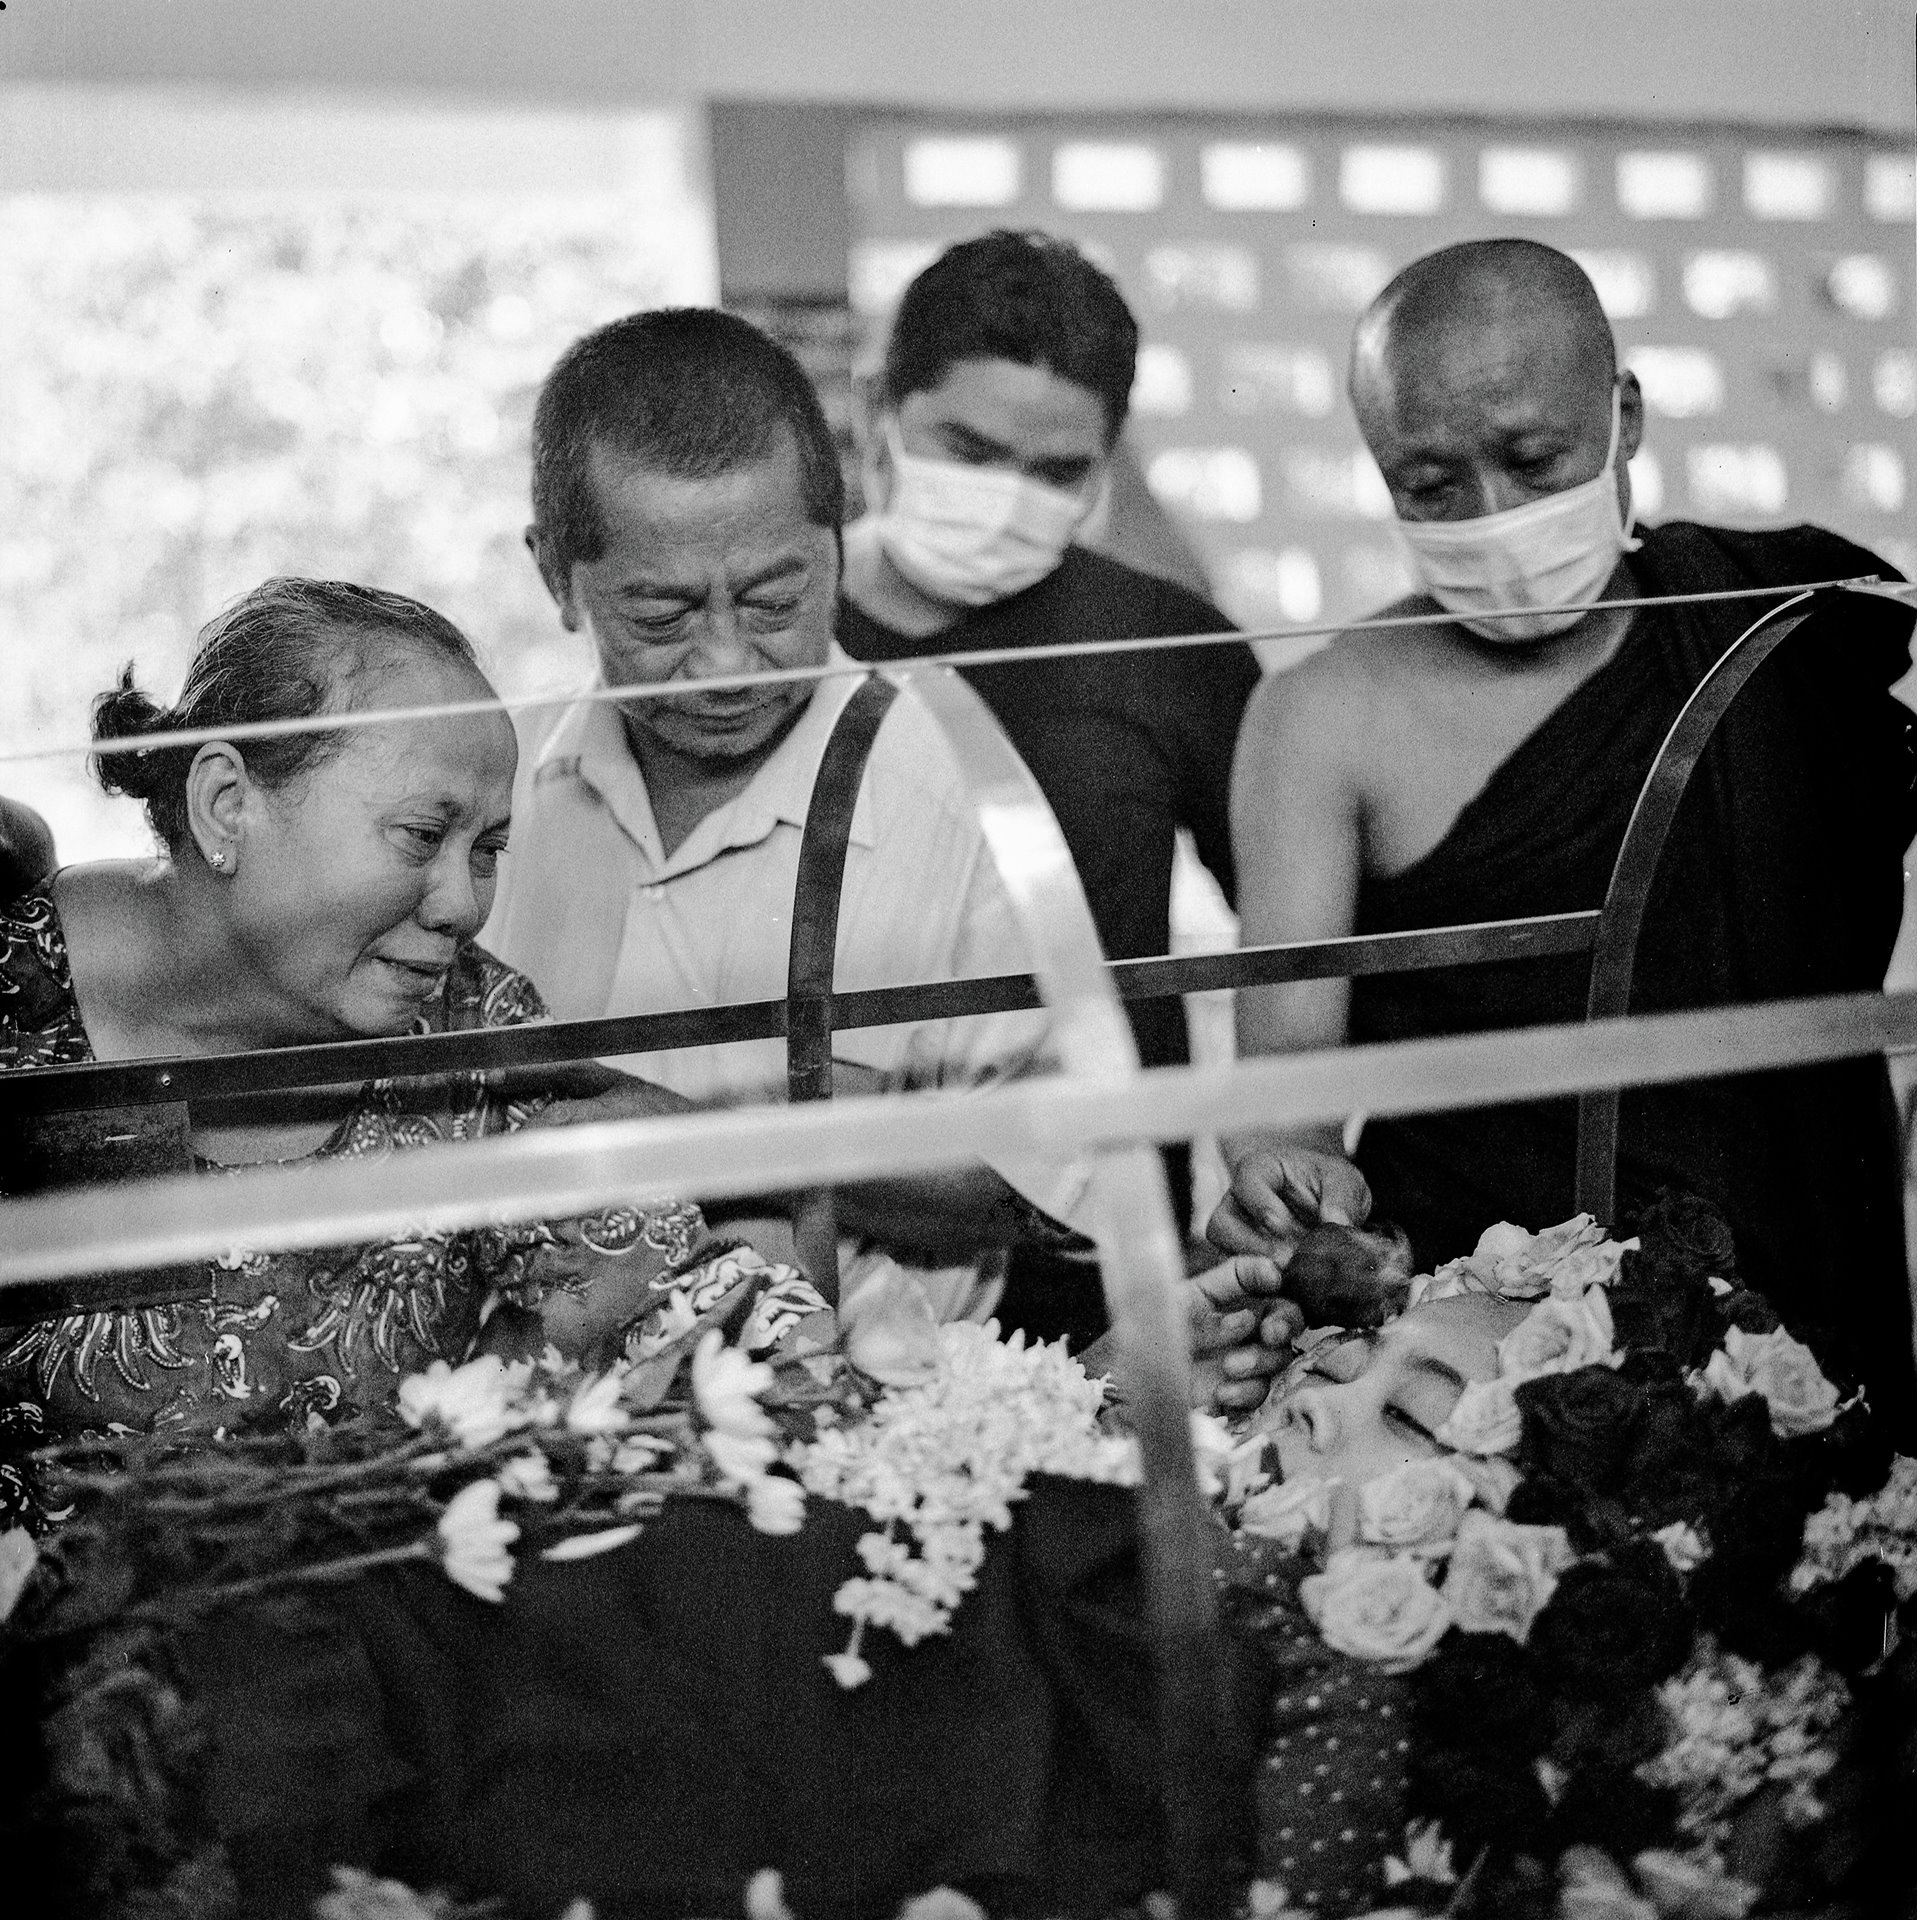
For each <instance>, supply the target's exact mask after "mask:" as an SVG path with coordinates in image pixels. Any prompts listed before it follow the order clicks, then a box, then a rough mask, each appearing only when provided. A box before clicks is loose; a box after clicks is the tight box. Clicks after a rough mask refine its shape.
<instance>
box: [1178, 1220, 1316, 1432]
mask: <svg viewBox="0 0 1917 1920" xmlns="http://www.w3.org/2000/svg"><path fill="white" fill-rule="evenodd" d="M1283 1286H1284V1279H1283V1276H1282V1275H1281V1274H1280V1273H1279V1271H1278V1263H1277V1261H1275V1260H1270V1259H1266V1258H1264V1257H1263V1256H1261V1255H1258V1254H1240V1255H1238V1256H1237V1257H1236V1258H1235V1259H1231V1260H1227V1261H1226V1262H1225V1263H1224V1264H1223V1265H1222V1266H1217V1267H1213V1268H1212V1269H1211V1270H1210V1272H1208V1273H1201V1274H1199V1275H1197V1276H1196V1278H1194V1279H1192V1280H1191V1281H1189V1282H1187V1291H1186V1312H1187V1314H1188V1317H1189V1320H1190V1326H1191V1359H1192V1402H1193V1404H1194V1405H1196V1406H1199V1407H1204V1408H1207V1409H1209V1410H1210V1411H1212V1412H1216V1413H1242V1412H1245V1411H1246V1410H1248V1409H1249V1408H1252V1407H1256V1406H1258V1405H1259V1404H1260V1403H1261V1402H1262V1401H1263V1400H1264V1397H1265V1394H1266V1393H1267V1391H1268V1390H1269V1389H1270V1386H1271V1380H1272V1376H1273V1375H1274V1374H1276V1373H1277V1372H1278V1370H1279V1369H1280V1368H1281V1367H1282V1366H1283V1365H1284V1364H1285V1361H1286V1360H1287V1359H1288V1358H1289V1356H1290V1351H1291V1343H1292V1341H1293V1340H1294V1339H1295V1338H1296V1337H1297V1335H1298V1331H1299V1329H1300V1328H1301V1327H1302V1326H1303V1325H1304V1315H1303V1314H1302V1313H1301V1312H1300V1311H1299V1310H1298V1308H1297V1307H1296V1306H1295V1305H1294V1304H1293V1303H1292V1302H1291V1301H1289V1300H1286V1299H1284V1298H1282V1297H1281V1295H1282V1289H1283Z"/></svg>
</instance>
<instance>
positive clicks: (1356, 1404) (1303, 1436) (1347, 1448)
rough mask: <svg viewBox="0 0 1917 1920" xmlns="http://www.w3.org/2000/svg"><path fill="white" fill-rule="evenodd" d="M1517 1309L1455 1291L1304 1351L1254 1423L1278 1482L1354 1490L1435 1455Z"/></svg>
mask: <svg viewBox="0 0 1917 1920" xmlns="http://www.w3.org/2000/svg"><path fill="white" fill-rule="evenodd" d="M1526 1311H1527V1309H1526V1308H1525V1307H1522V1306H1513V1305H1511V1304H1510V1303H1508V1302H1506V1301H1502V1300H1496V1299H1493V1298H1491V1297H1490V1296H1488V1295H1485V1294H1461V1295H1458V1296H1457V1297H1455V1298H1453V1299H1450V1300H1435V1301H1433V1302H1432V1303H1431V1304H1430V1305H1429V1306H1423V1307H1414V1308H1413V1309H1412V1310H1411V1311H1410V1312H1409V1313H1407V1314H1404V1315H1402V1316H1401V1317H1400V1318H1398V1319H1396V1320H1393V1321H1390V1322H1389V1323H1388V1324H1387V1325H1385V1326H1383V1327H1381V1328H1380V1329H1379V1330H1378V1331H1377V1332H1375V1333H1362V1334H1353V1335H1352V1336H1351V1337H1350V1338H1349V1339H1337V1338H1334V1339H1331V1340H1328V1341H1326V1342H1325V1343H1324V1344H1323V1345H1321V1346H1319V1347H1316V1348H1314V1349H1312V1351H1311V1352H1310V1353H1309V1354H1308V1355H1307V1356H1306V1357H1305V1358H1304V1359H1302V1360H1301V1361H1299V1362H1298V1363H1297V1365H1296V1367H1295V1368H1294V1370H1293V1371H1292V1372H1291V1373H1290V1374H1288V1375H1287V1376H1286V1377H1285V1379H1284V1380H1283V1381H1281V1382H1280V1384H1279V1386H1278V1387H1277V1389H1276V1390H1275V1391H1274V1392H1273V1394H1272V1396H1271V1398H1270V1399H1269V1400H1268V1401H1267V1402H1266V1403H1265V1408H1264V1411H1263V1413H1262V1414H1261V1415H1260V1418H1259V1425H1260V1426H1261V1427H1263V1428H1264V1429H1265V1430H1266V1431H1268V1432H1270V1433H1271V1434H1272V1435H1273V1436H1274V1438H1275V1439H1276V1441H1277V1444H1278V1459H1279V1464H1280V1466H1281V1467H1282V1469H1283V1474H1284V1478H1285V1479H1286V1480H1288V1481H1290V1480H1343V1481H1346V1482H1348V1483H1350V1484H1352V1485H1354V1486H1356V1485H1362V1484H1363V1483H1364V1482H1365V1481H1367V1480H1372V1479H1375V1478H1377V1476H1378V1475H1379V1474H1381V1473H1389V1472H1391V1471H1392V1469H1393V1468H1395V1467H1401V1466H1403V1465H1405V1464H1406V1462H1408V1461H1412V1460H1423V1459H1429V1458H1431V1457H1432V1456H1434V1455H1437V1454H1441V1453H1443V1452H1444V1451H1445V1449H1444V1447H1443V1446H1441V1445H1440V1444H1439V1442H1438V1441H1437V1439H1436V1438H1435V1435H1436V1433H1437V1430H1438V1429H1439V1428H1440V1427H1441V1426H1443V1425H1444V1423H1445V1421H1446V1420H1447V1419H1449V1418H1450V1415H1451V1410H1452V1408H1453V1407H1455V1406H1456V1405H1457V1404H1458V1396H1459V1395H1460V1394H1461V1393H1462V1392H1463V1391H1464V1389H1465V1385H1466V1383H1467V1382H1468V1381H1472V1380H1491V1379H1495V1378H1496V1377H1497V1371H1498V1342H1499V1341H1500V1340H1501V1339H1503V1338H1504V1336H1505V1335H1506V1334H1507V1333H1509V1332H1510V1331H1511V1329H1512V1328H1513V1327H1514V1326H1516V1325H1517V1323H1518V1322H1519V1321H1520V1320H1522V1319H1523V1318H1524V1315H1525V1312H1526Z"/></svg>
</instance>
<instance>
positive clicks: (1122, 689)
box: [839, 547, 1258, 1338]
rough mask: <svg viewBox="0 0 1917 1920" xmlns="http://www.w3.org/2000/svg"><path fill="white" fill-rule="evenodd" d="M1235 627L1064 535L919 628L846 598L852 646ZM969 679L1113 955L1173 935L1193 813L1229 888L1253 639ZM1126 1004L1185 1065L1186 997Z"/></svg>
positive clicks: (1185, 1195) (1183, 1163)
mask: <svg viewBox="0 0 1917 1920" xmlns="http://www.w3.org/2000/svg"><path fill="white" fill-rule="evenodd" d="M1230 631H1231V622H1230V621H1229V620H1227V619H1226V618H1225V616H1224V615H1223V614H1222V613H1220V612H1219V611H1218V609H1217V608H1216V607H1214V606H1213V605H1212V604H1211V603H1210V602H1209V601H1207V600H1203V599H1201V598H1200V597H1199V596H1198V595H1197V594H1195V593H1192V592H1190V591H1188V590H1187V589H1186V588H1184V587H1180V586H1175V585H1174V584H1173V583H1172V582H1170V581H1168V580H1161V579H1159V578H1158V577H1157V576H1156V575H1154V574H1149V573H1140V572H1138V571H1136V570H1135V569H1133V568H1131V567H1127V566H1122V565H1120V564H1119V563H1118V562H1117V561H1115V560H1109V559H1107V558H1105V556H1104V555H1102V554H1096V553H1091V552H1089V551H1087V550H1086V549H1085V548H1083V547H1071V548H1068V549H1067V551H1066V554H1065V558H1064V560H1063V561H1062V562H1060V564H1059V565H1058V567H1057V568H1055V569H1054V570H1053V571H1052V572H1051V573H1049V574H1047V575H1046V577H1045V578H1044V579H1043V580H1041V581H1039V582H1038V584H1037V585H1036V586H1031V587H1027V588H1026V589H1025V591H1024V592H1023V593H1017V594H1013V595H1012V596H1011V597H1010V598H1009V599H1006V600H1000V601H996V602H994V603H993V604H992V605H990V606H986V607H977V608H974V609H972V610H971V611H970V612H968V613H967V614H966V615H965V616H964V618H962V619H961V620H959V621H958V622H957V623H956V624H955V625H953V626H950V627H947V628H945V629H943V630H942V631H941V632H938V633H934V634H929V635H926V636H925V637H923V638H911V637H908V636H907V635H905V634H902V633H896V632H894V631H893V630H892V629H891V628H889V627H883V626H881V625H880V624H879V623H878V622H877V621H876V620H874V619H872V618H871V617H870V616H869V615H868V614H865V613H863V612H861V611H860V610H859V609H858V608H857V607H855V606H853V605H852V604H851V603H850V602H849V601H841V602H840V604H839V642H840V644H841V645H842V646H843V647H844V648H845V650H846V652H847V653H849V654H850V655H851V656H852V657H853V658H854V659H855V660H871V661H886V660H904V659H910V658H913V657H914V656H917V655H921V654H927V653H972V652H979V651H983V650H986V649H989V648H996V647H1030V646H1042V645H1046V644H1049V643H1053V642H1058V641H1068V640H1129V639H1141V638H1147V637H1153V636H1156V635H1160V634H1178V633H1229V632H1230ZM965 677H966V679H967V680H969V681H970V682H971V683H972V685H973V686H974V687H975V688H977V690H978V692H979V694H980V695H981V696H982V697H983V699H984V700H985V703H986V704H987V705H988V706H989V707H990V708H991V709H992V711H993V713H994V714H995V715H997V717H998V722H999V724H1000V726H1002V727H1003V728H1004V729H1005V731H1006V733H1007V734H1008V735H1009V736H1010V738H1011V741H1012V744H1013V746H1015V747H1016V748H1017V749H1018V751H1019V755H1020V757H1021V758H1022V759H1023V760H1024V762H1025V764H1026V766H1028V767H1029V768H1030V769H1031V771H1032V776H1033V778H1034V779H1036V780H1037V782H1038V784H1039V786H1040V787H1041V788H1042V789H1043V790H1044V793H1045V797H1046V799H1047V800H1049V801H1050V802H1051V805H1052V811H1053V812H1054V813H1055V814H1057V816H1058V824H1059V827H1060V829H1061V830H1062V831H1063V833H1064V835H1065V844H1066V846H1067V847H1069V848H1070V849H1071V855H1072V859H1073V861H1074V862H1075V863H1076V865H1077V867H1078V876H1079V879H1080V880H1081V881H1082V882H1083V883H1084V887H1085V897H1086V899H1087V900H1088V901H1089V902H1090V905H1091V910H1092V919H1093V920H1094V921H1095V922H1096V923H1097V926H1098V936H1099V939H1100V940H1101V941H1102V942H1103V944H1104V948H1105V953H1106V957H1107V958H1108V959H1112V960H1130V959H1137V958H1141V957H1146V956H1150V955H1153V954H1160V953H1163V952H1165V951H1166V949H1167V948H1168V947H1169V946H1170V944H1171V875H1172V850H1173V844H1174V842H1175V840H1176V837H1177V833H1178V829H1179V828H1180V827H1181V826H1182V827H1186V828H1188V829H1189V830H1190V832H1191V835H1192V839H1193V841H1194V842H1195V843H1196V845H1197V849H1198V857H1199V858H1200V859H1201V860H1203V861H1204V863H1205V865H1206V866H1207V867H1209V868H1210V869H1211V871H1212V873H1213V874H1214V875H1216V876H1217V879H1218V882H1219V884H1220V885H1221V886H1222V887H1223V888H1224V890H1225V894H1226V897H1227V898H1228V899H1229V898H1231V897H1232V895H1233V893H1234V890H1235V877H1234V874H1233V870H1232V861H1231V822H1230V788H1231V757H1232V750H1233V748H1234V746H1235V745H1236V743H1237V738H1238V722H1239V719H1240V717H1241V716H1242V715H1243V713H1244V710H1245V702H1246V701H1247V700H1249V699H1250V698H1251V690H1252V688H1253V687H1254V686H1256V685H1257V683H1258V661H1257V657H1256V656H1255V655H1254V654H1253V653H1252V651H1251V649H1250V648H1249V647H1248V646H1245V645H1243V644H1242V643H1237V644H1227V643H1219V644H1214V645H1211V646H1203V647H1175V648H1165V649H1150V650H1143V649H1141V650H1140V651H1139V652H1136V653H1120V654H1105V655H1095V656H1093V657H1091V658H1081V659H1064V660H1033V661H1030V662H1021V663H1019V664H1016V665H1004V666H998V665H994V666H981V667H972V668H968V669H966V674H965ZM1127 1011H1128V1012H1129V1013H1130V1015H1131V1022H1132V1031H1133V1032H1134V1033H1135V1034H1136V1035H1137V1038H1138V1051H1139V1056H1140V1058H1141V1059H1143V1061H1144V1063H1145V1065H1146V1066H1148V1067H1162V1066H1175V1065H1178V1064H1180V1063H1182V1062H1183V1061H1184V1060H1185V1059H1186V1058H1187V1057H1188V1049H1187V1043H1186V1033H1185V1010H1184V1007H1183V1005H1182V1004H1181V1003H1180V1002H1179V1001H1177V1000H1134V1001H1132V1002H1131V1003H1130V1005H1129V1007H1128V1008H1127ZM1166 1160H1167V1167H1168V1171H1169V1172H1170V1175H1171V1179H1172V1187H1173V1200H1174V1204H1175V1205H1176V1206H1178V1207H1179V1209H1180V1224H1181V1226H1182V1224H1183V1218H1184V1211H1185V1210H1186V1209H1188V1208H1189V1205H1190V1198H1191V1185H1190V1183H1191V1175H1190V1167H1189V1158H1188V1156H1187V1155H1186V1154H1185V1153H1184V1152H1183V1150H1182V1149H1180V1150H1177V1151H1175V1152H1171V1153H1168V1154H1167V1155H1166ZM1029 1264H1030V1263H1029V1262H1023V1263H1015V1265H1014V1273H1013V1284H1012V1288H1011V1290H1010V1291H1009V1292H1008V1295H1007V1303H1006V1307H1005V1309H1004V1310H1002V1311H1001V1315H1000V1317H1001V1319H1005V1318H1007V1315H1008V1314H1009V1315H1010V1316H1011V1318H1012V1319H1014V1320H1016V1319H1018V1318H1020V1317H1021V1313H1022V1312H1023V1309H1022V1307H1021V1301H1022V1300H1023V1301H1029V1300H1030V1299H1031V1291H1030V1290H1028V1289H1026V1288H1023V1287H1021V1286H1020V1284H1019V1281H1020V1270H1021V1265H1029ZM1051 1291H1053V1292H1054V1293H1056V1292H1058V1291H1059V1289H1058V1288H1053V1289H1051ZM1034 1314H1036V1315H1037V1317H1033V1316H1034ZM1023 1318H1024V1322H1025V1324H1027V1325H1028V1327H1029V1329H1030V1330H1031V1331H1032V1332H1034V1333H1037V1334H1044V1333H1046V1332H1048V1331H1050V1330H1051V1329H1052V1327H1053V1324H1054V1323H1053V1322H1052V1321H1050V1320H1049V1319H1048V1318H1046V1317H1045V1315H1044V1314H1043V1313H1042V1312H1040V1311H1039V1310H1038V1309H1037V1308H1036V1307H1034V1308H1033V1309H1032V1311H1031V1312H1023ZM1058 1326H1059V1330H1062V1331H1069V1332H1070V1333H1072V1335H1073V1336H1074V1337H1075V1338H1088V1337H1090V1335H1091V1334H1093V1333H1095V1332H1096V1331H1097V1324H1096V1316H1095V1314H1094V1315H1093V1316H1092V1317H1090V1318H1087V1319H1085V1320H1084V1321H1083V1323H1082V1324H1081V1323H1079V1322H1077V1321H1074V1322H1073V1323H1072V1324H1070V1325H1066V1324H1065V1323H1063V1322H1060V1323H1058Z"/></svg>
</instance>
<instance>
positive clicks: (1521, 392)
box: [1351, 295, 1615, 436]
mask: <svg viewBox="0 0 1917 1920" xmlns="http://www.w3.org/2000/svg"><path fill="white" fill-rule="evenodd" d="M1614 368H1615V363H1614V360H1613V358H1612V355H1611V353H1610V352H1609V351H1608V350H1607V349H1606V347H1605V344H1604V343H1603V342H1601V341H1598V340H1596V339H1594V338H1593V337H1592V335H1591V331H1590V329H1589V327H1588V326H1585V325H1583V324H1581V323H1580V319H1579V317H1578V316H1575V315H1572V314H1570V313H1568V312H1566V311H1565V310H1563V309H1562V308H1560V307H1557V306H1554V305H1552V304H1550V303H1548V302H1546V303H1536V302H1525V301H1521V300H1518V299H1516V298H1515V297H1513V298H1505V297H1502V296H1501V295H1500V296H1498V297H1491V296H1487V297H1484V298H1481V299H1472V300H1466V301H1461V302H1459V303H1457V304H1455V305H1450V306H1444V307H1439V308H1435V309H1425V310H1412V311H1404V312H1387V313H1384V314H1381V315H1378V316H1375V317H1373V318H1370V319H1368V320H1367V322H1366V324H1365V326H1364V327H1363V328H1361V329H1360V332H1359V335H1358V338H1357V341H1356V342H1355V344H1354V348H1353V354H1352V371H1351V385H1352V400H1353V403H1354V405H1355V406H1356V408H1357V411H1358V415H1359V419H1360V421H1361V423H1362V424H1363V425H1364V428H1365V431H1366V433H1367V435H1370V434H1372V433H1374V432H1377V431H1379V430H1384V431H1387V432H1393V433H1398V434H1406V435H1412V436H1419V435H1423V434H1425V433H1428V432H1432V431H1434V430H1436V431H1450V432H1464V431H1469V430H1470V429H1471V428H1472V427H1473V426H1474V425H1476V424H1478V423H1480V422H1496V423H1499V424H1502V425H1504V426H1505V427H1507V428H1509V427H1514V426H1522V425H1530V424H1546V423H1550V424H1562V425H1565V426H1569V427H1582V426H1586V425H1588V424H1590V423H1591V421H1592V420H1593V418H1594V416H1595V415H1597V414H1599V413H1601V412H1604V411H1605V403H1606V401H1607V400H1608V397H1609V393H1610V388H1611V384H1612V380H1613V377H1614ZM1603 424H1604V425H1605V426H1607V427H1608V419H1607V420H1606V421H1605V422H1604V423H1603Z"/></svg>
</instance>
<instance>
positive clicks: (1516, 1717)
mask: <svg viewBox="0 0 1917 1920" xmlns="http://www.w3.org/2000/svg"><path fill="white" fill-rule="evenodd" d="M1410 1686H1411V1694H1412V1709H1411V1711H1412V1724H1413V1726H1414V1727H1415V1728H1416V1729H1417V1736H1418V1739H1419V1741H1420V1743H1421V1744H1423V1743H1431V1744H1435V1745H1438V1746H1443V1747H1488V1748H1491V1749H1493V1750H1494V1751H1496V1752H1498V1753H1500V1754H1502V1755H1503V1756H1504V1758H1505V1759H1506V1760H1508V1761H1510V1762H1512V1763H1513V1764H1516V1763H1518V1762H1520V1761H1522V1760H1523V1759H1524V1758H1525V1757H1526V1756H1527V1755H1530V1754H1537V1753H1542V1752H1543V1751H1544V1747H1545V1743H1546V1741H1547V1740H1548V1739H1549V1737H1550V1732H1551V1714H1550V1703H1549V1701H1547V1700H1546V1699H1545V1697H1544V1694H1543V1692H1542V1690H1541V1689H1540V1688H1539V1686H1538V1680H1537V1672H1536V1668H1535V1665H1534V1663H1533V1662H1532V1659H1531V1656H1530V1654H1529V1652H1528V1651H1527V1650H1526V1649H1525V1648H1523V1647H1521V1646H1519V1645H1518V1643H1517V1642H1516V1641H1515V1640H1513V1639H1511V1638H1510V1637H1509V1636H1508V1635H1507V1634H1502V1633H1451V1634H1447V1635H1446V1636H1445V1638H1444V1640H1443V1641H1442V1642H1441V1643H1440V1644H1439V1647H1438V1651H1437V1652H1436V1653H1435V1654H1433V1655H1432V1657H1431V1658H1430V1659H1429V1660H1427V1661H1426V1662H1425V1663H1424V1665H1423V1666H1421V1667H1419V1668H1418V1669H1417V1670H1416V1671H1415V1672H1414V1673H1413V1674H1412V1675H1411V1676H1410Z"/></svg>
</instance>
